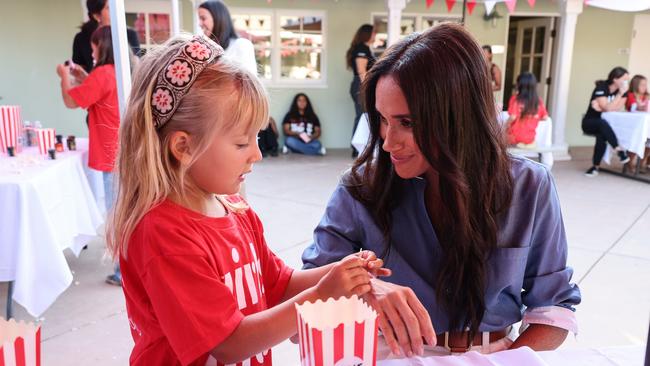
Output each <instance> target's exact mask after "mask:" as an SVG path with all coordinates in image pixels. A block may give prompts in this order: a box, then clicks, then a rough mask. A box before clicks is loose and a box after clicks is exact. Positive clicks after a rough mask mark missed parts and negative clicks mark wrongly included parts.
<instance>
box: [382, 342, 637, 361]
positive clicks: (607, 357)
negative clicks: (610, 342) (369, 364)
mask: <svg viewBox="0 0 650 366" xmlns="http://www.w3.org/2000/svg"><path fill="white" fill-rule="evenodd" d="M425 352H426V351H425ZM644 354H645V346H621V347H608V348H582V349H579V348H576V349H557V350H554V351H544V352H533V351H532V350H530V349H527V350H526V351H524V350H522V349H518V350H513V351H503V352H497V353H493V354H490V355H479V354H476V353H475V352H472V354H461V355H458V356H427V355H426V353H425V356H424V357H412V358H409V359H404V358H402V359H387V360H379V361H377V366H511V365H512V366H519V365H527V366H566V365H571V366H612V365H626V366H627V365H630V366H636V365H639V366H641V365H643V362H644V361H643V360H644Z"/></svg>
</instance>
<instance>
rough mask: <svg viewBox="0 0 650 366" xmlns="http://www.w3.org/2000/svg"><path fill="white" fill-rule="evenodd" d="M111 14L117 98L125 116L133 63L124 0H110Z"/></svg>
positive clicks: (121, 115) (121, 112)
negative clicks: (131, 61) (130, 60)
mask: <svg viewBox="0 0 650 366" xmlns="http://www.w3.org/2000/svg"><path fill="white" fill-rule="evenodd" d="M109 8H110V14H111V35H112V37H113V58H114V59H115V79H117V100H118V102H119V106H120V117H123V116H124V112H125V110H126V103H127V99H128V97H129V94H130V93H131V64H130V62H129V52H130V50H129V42H128V41H127V38H126V17H125V16H124V0H109Z"/></svg>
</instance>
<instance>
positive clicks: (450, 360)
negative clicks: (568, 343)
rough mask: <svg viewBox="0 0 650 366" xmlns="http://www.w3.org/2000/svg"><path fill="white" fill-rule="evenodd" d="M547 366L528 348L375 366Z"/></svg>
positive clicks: (414, 359) (403, 361) (382, 362)
mask: <svg viewBox="0 0 650 366" xmlns="http://www.w3.org/2000/svg"><path fill="white" fill-rule="evenodd" d="M512 365H526V366H548V364H547V363H546V362H544V361H543V360H542V359H541V358H540V357H539V356H538V355H537V353H535V351H533V350H532V349H530V348H528V347H522V348H517V349H513V350H508V351H502V352H495V353H491V354H482V353H478V352H476V351H471V352H467V353H464V354H461V355H452V356H431V357H411V358H409V359H393V360H385V361H380V362H377V366H512Z"/></svg>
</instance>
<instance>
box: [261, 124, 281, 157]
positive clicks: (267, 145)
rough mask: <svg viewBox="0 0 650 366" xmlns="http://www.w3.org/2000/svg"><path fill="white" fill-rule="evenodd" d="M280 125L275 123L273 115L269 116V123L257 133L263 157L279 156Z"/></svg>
mask: <svg viewBox="0 0 650 366" xmlns="http://www.w3.org/2000/svg"><path fill="white" fill-rule="evenodd" d="M279 136H280V133H279V132H278V127H277V126H276V125H275V120H274V119H273V117H269V124H268V125H267V126H266V128H264V129H262V130H260V132H258V133H257V146H259V148H260V151H261V152H262V156H263V157H267V156H268V155H269V154H271V156H278V137H279Z"/></svg>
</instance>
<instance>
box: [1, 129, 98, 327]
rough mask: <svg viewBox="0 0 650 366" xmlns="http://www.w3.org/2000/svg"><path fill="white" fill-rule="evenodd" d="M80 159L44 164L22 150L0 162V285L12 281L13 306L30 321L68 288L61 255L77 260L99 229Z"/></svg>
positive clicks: (68, 156) (70, 156)
mask: <svg viewBox="0 0 650 366" xmlns="http://www.w3.org/2000/svg"><path fill="white" fill-rule="evenodd" d="M78 140H81V142H82V143H81V144H80V145H81V146H82V147H83V146H84V143H83V140H82V139H78ZM84 154H86V151H84V150H83V149H82V150H78V151H73V152H64V153H57V159H56V160H47V159H46V158H45V157H43V156H41V155H39V154H38V149H37V148H27V149H25V151H23V152H22V153H21V154H18V156H17V157H13V158H9V157H7V156H6V155H2V157H0V282H12V281H13V300H14V301H16V302H17V303H19V304H20V305H22V306H23V307H25V309H26V310H27V311H28V312H29V313H30V314H31V315H33V316H40V315H41V314H42V313H43V312H44V311H45V310H46V309H47V308H48V307H49V306H50V305H51V304H52V303H53V302H54V301H55V300H56V298H57V297H58V296H59V295H60V294H61V293H63V291H65V289H66V288H68V286H69V285H70V283H71V282H72V273H71V272H70V268H69V267H68V263H67V262H66V259H65V256H64V254H63V251H64V249H67V248H70V249H72V251H73V252H74V253H75V255H78V254H79V251H80V250H81V248H82V247H83V246H84V245H85V244H87V242H88V240H89V239H90V238H92V237H95V236H96V235H97V228H98V227H99V226H100V225H101V224H102V223H103V218H102V215H101V213H100V211H99V209H98V208H97V204H96V202H95V198H94V196H93V194H92V192H91V190H90V187H89V185H88V181H87V178H86V174H85V173H84V168H83V165H82V164H83V156H84Z"/></svg>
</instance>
